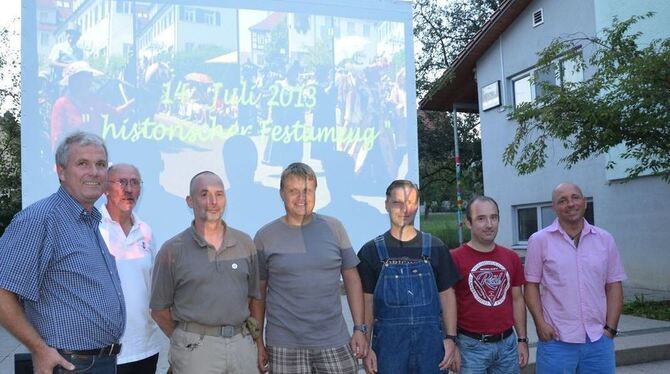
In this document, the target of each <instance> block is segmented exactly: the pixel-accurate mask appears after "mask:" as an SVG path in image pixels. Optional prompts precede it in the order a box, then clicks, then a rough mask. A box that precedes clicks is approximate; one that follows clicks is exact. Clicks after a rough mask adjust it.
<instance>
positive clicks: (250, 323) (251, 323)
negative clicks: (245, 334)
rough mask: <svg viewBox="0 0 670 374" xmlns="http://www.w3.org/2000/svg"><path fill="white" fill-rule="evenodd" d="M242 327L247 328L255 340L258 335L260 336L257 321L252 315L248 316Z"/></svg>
mask: <svg viewBox="0 0 670 374" xmlns="http://www.w3.org/2000/svg"><path fill="white" fill-rule="evenodd" d="M244 327H246V328H247V330H249V334H251V337H252V338H254V340H256V339H257V338H258V337H259V336H261V330H260V329H259V328H258V321H256V318H254V317H249V318H247V319H246V320H245V321H244Z"/></svg>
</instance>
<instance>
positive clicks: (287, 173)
mask: <svg viewBox="0 0 670 374" xmlns="http://www.w3.org/2000/svg"><path fill="white" fill-rule="evenodd" d="M293 176H295V177H300V178H305V179H312V180H314V187H316V174H315V173H314V170H313V169H312V168H311V167H310V166H309V165H307V164H304V163H302V162H294V163H292V164H291V165H289V166H287V167H286V169H284V171H282V172H281V180H280V182H279V189H280V190H283V189H284V182H285V181H286V179H288V178H289V177H293Z"/></svg>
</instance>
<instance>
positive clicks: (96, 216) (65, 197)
mask: <svg viewBox="0 0 670 374" xmlns="http://www.w3.org/2000/svg"><path fill="white" fill-rule="evenodd" d="M56 195H57V196H58V198H59V199H60V200H61V201H62V202H63V206H64V207H65V211H66V212H67V213H68V214H70V215H71V217H72V218H74V219H80V220H82V221H83V222H86V223H90V221H89V220H90V219H92V223H95V224H98V223H100V220H101V219H102V214H100V211H99V210H98V209H97V208H96V207H95V206H94V207H93V209H91V211H90V212H88V211H86V209H84V207H83V206H82V205H81V204H79V203H78V202H77V200H75V199H74V198H73V197H72V196H71V195H70V194H69V193H67V191H65V189H64V188H63V187H59V188H58V191H57V192H56ZM88 217H90V218H88Z"/></svg>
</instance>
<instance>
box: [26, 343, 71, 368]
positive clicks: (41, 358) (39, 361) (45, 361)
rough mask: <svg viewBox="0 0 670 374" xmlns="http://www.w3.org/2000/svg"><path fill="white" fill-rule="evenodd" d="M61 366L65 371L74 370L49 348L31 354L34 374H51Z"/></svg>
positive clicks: (54, 350) (56, 352) (55, 351)
mask: <svg viewBox="0 0 670 374" xmlns="http://www.w3.org/2000/svg"><path fill="white" fill-rule="evenodd" d="M58 366H62V367H64V368H65V369H67V370H74V369H75V366H74V365H72V363H70V362H69V361H68V360H66V359H65V358H63V356H61V355H60V353H58V351H57V350H56V349H54V348H51V347H49V346H45V348H43V349H40V350H37V351H35V352H33V368H34V370H35V374H52V373H53V370H54V368H56V367H58Z"/></svg>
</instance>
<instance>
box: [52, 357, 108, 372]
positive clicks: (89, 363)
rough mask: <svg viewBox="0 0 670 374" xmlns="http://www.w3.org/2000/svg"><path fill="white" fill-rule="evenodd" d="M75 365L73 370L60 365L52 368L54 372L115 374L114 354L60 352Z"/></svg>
mask: <svg viewBox="0 0 670 374" xmlns="http://www.w3.org/2000/svg"><path fill="white" fill-rule="evenodd" d="M61 356H63V358H65V359H66V360H68V361H69V362H70V363H72V365H74V366H75V369H74V370H73V371H70V370H66V369H64V368H62V367H60V366H59V367H58V368H55V369H54V371H53V372H54V374H84V373H85V374H116V356H82V355H67V354H61Z"/></svg>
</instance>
